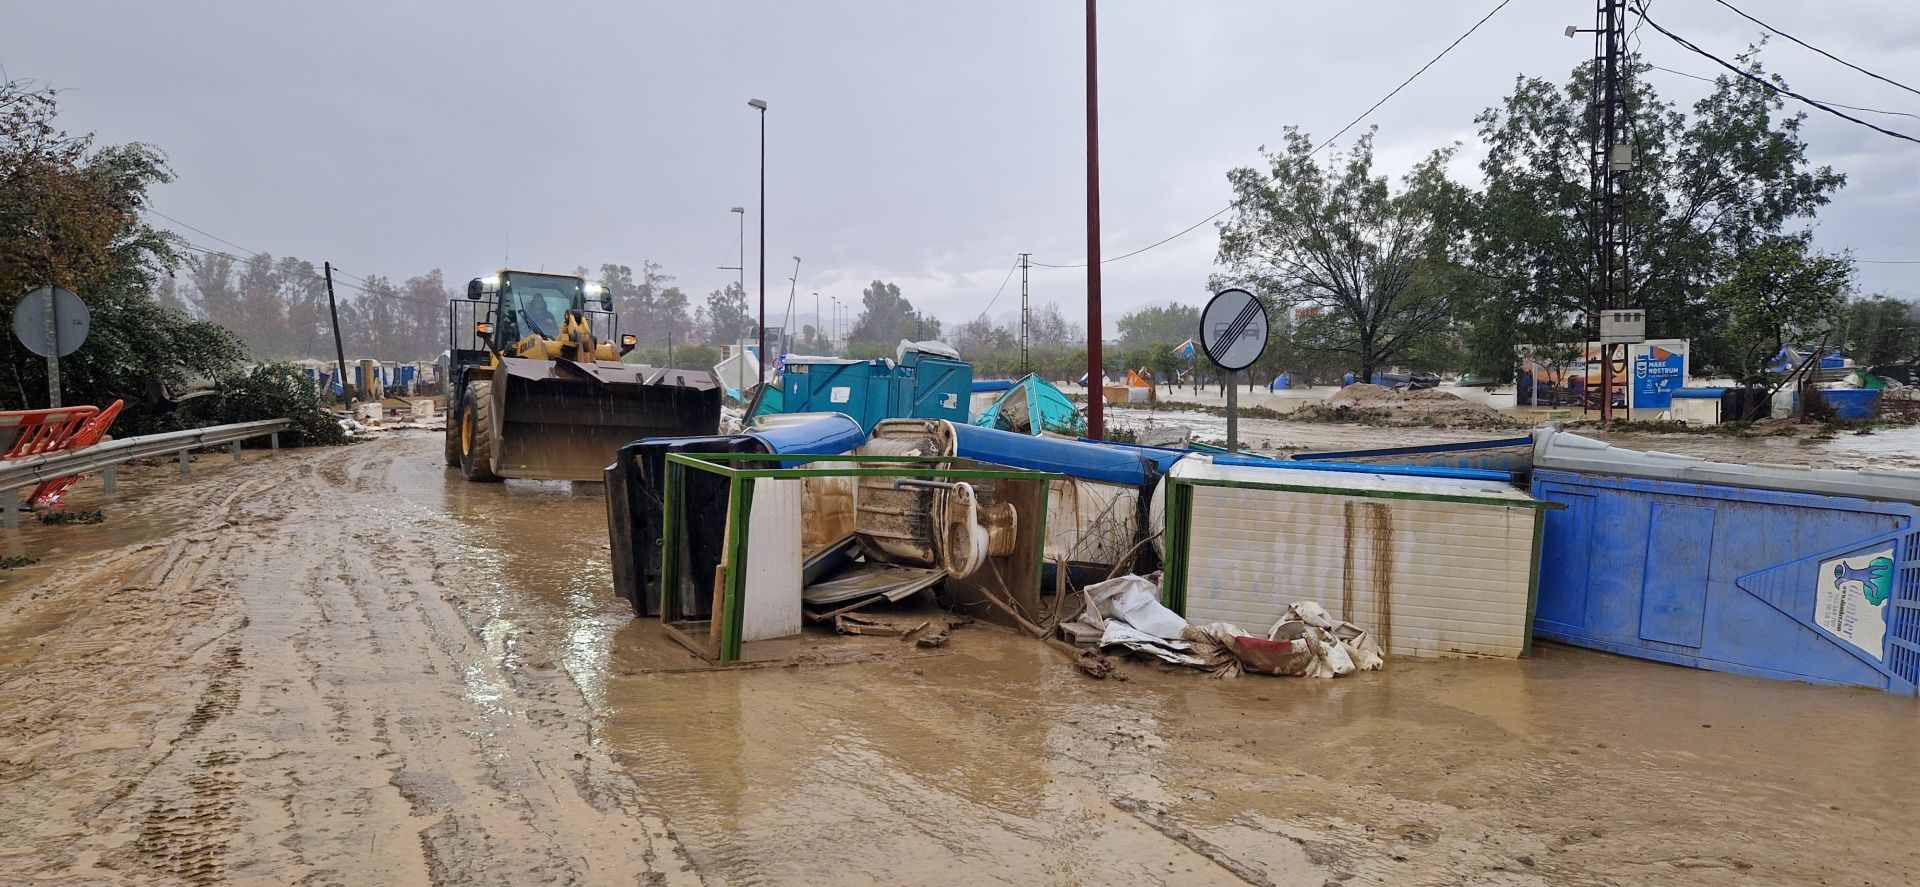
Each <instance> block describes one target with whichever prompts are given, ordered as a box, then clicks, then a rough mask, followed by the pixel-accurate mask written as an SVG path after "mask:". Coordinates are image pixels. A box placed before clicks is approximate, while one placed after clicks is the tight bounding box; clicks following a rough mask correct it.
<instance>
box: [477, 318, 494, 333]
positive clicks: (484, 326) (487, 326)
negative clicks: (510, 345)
mask: <svg viewBox="0 0 1920 887" xmlns="http://www.w3.org/2000/svg"><path fill="white" fill-rule="evenodd" d="M473 334H474V335H476V336H491V335H493V324H491V323H488V322H486V321H484V320H483V321H480V322H479V323H476V324H474V325H473Z"/></svg>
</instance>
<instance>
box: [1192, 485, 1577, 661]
mask: <svg viewBox="0 0 1920 887" xmlns="http://www.w3.org/2000/svg"><path fill="white" fill-rule="evenodd" d="M1162 483H1164V484H1166V488H1167V498H1166V513H1165V514H1164V515H1162V520H1163V526H1165V528H1166V530H1165V532H1166V535H1165V537H1164V538H1165V542H1166V555H1165V557H1164V559H1163V562H1162V564H1161V574H1160V589H1161V597H1163V598H1165V599H1166V600H1165V601H1164V603H1165V604H1166V606H1167V609H1169V610H1172V611H1174V612H1175V613H1179V614H1180V615H1181V616H1185V615H1187V566H1188V564H1189V563H1190V560H1191V558H1192V554H1193V551H1192V548H1193V538H1192V533H1191V532H1190V531H1191V528H1192V523H1193V488H1194V487H1231V488H1235V489H1243V490H1272V491H1275V492H1281V493H1318V494H1322V495H1328V496H1352V497H1355V498H1363V499H1405V500H1414V501H1423V502H1454V503H1460V504H1466V505H1486V506H1491V507H1496V508H1530V509H1533V510H1534V511H1558V510H1560V509H1564V508H1566V506H1565V505H1564V504H1562V503H1559V502H1542V501H1539V500H1532V501H1519V500H1514V499H1502V498H1500V497H1498V496H1461V495H1454V494H1449V493H1410V492H1406V491H1404V490H1356V489H1352V488H1347V487H1326V486H1317V485H1312V484H1284V483H1260V482H1257V481H1241V480H1218V479H1214V478H1183V477H1169V478H1166V479H1165V480H1163V481H1162ZM1542 517H1543V516H1542V515H1538V514H1536V515H1534V522H1533V575H1532V576H1531V577H1530V578H1529V580H1528V585H1527V626H1526V636H1525V638H1524V639H1523V641H1522V652H1523V653H1524V652H1525V651H1526V650H1530V649H1531V648H1532V646H1533V608H1534V604H1535V602H1536V598H1537V597H1538V596H1539V593H1540V542H1541V539H1542V537H1543V535H1544V533H1545V532H1546V523H1547V522H1546V521H1545V520H1543V519H1542Z"/></svg>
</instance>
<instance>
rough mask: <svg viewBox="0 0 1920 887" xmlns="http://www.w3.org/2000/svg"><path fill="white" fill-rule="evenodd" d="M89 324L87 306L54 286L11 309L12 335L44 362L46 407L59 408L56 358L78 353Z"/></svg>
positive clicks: (32, 295)
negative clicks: (45, 368) (45, 363)
mask: <svg viewBox="0 0 1920 887" xmlns="http://www.w3.org/2000/svg"><path fill="white" fill-rule="evenodd" d="M92 322H93V320H92V318H91V317H90V316H89V315H88V314H87V303H85V302H82V301H80V297H79V296H76V295H74V294H73V293H70V292H67V291H66V290H63V289H61V288H59V287H57V286H43V287H41V288H39V289H37V290H34V291H33V292H30V293H28V294H26V295H25V296H22V297H21V298H20V304H18V305H15V306H14V308H13V335H14V336H15V337H16V338H18V339H19V340H20V344H21V345H23V346H25V347H26V349H27V350H28V351H31V352H33V353H35V354H38V355H40V356H42V357H45V358H46V359H47V406H49V407H58V406H60V358H62V357H66V356H67V355H69V354H72V353H73V352H75V351H78V350H80V346H81V345H82V344H84V343H85V342H86V341H87V331H88V330H89V329H90V328H91V327H92Z"/></svg>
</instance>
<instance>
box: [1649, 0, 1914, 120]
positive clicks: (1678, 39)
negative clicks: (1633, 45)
mask: <svg viewBox="0 0 1920 887" xmlns="http://www.w3.org/2000/svg"><path fill="white" fill-rule="evenodd" d="M1636 11H1637V12H1639V13H1640V18H1641V19H1642V20H1644V21H1645V22H1646V23H1647V24H1649V25H1652V26H1653V29H1654V30H1656V31H1659V32H1660V33H1662V34H1665V35H1667V39H1669V40H1672V41H1673V42H1675V43H1678V44H1680V45H1681V46H1683V47H1685V48H1686V49H1688V50H1691V51H1693V52H1695V53H1697V54H1699V55H1701V56H1704V57H1705V58H1707V59H1710V60H1712V61H1713V62H1714V63H1715V64H1718V65H1719V66H1720V67H1722V68H1726V69H1727V70H1729V71H1732V72H1733V73H1735V74H1738V75H1740V76H1741V77H1744V78H1746V79H1747V80H1751V81H1753V82H1754V83H1757V84H1759V85H1761V86H1763V87H1766V88H1767V89H1770V90H1773V91H1774V92H1776V93H1779V94H1780V95H1784V96H1791V97H1793V98H1795V99H1797V100H1799V101H1801V102H1804V103H1806V104H1809V105H1812V106H1813V107H1816V108H1819V109H1820V110H1822V111H1825V112H1827V113H1828V114H1832V115H1833V116H1835V117H1838V118H1840V119H1842V120H1848V121H1851V122H1853V123H1857V124H1859V125H1861V126H1864V127H1866V128H1868V129H1871V130H1873V131H1874V132H1877V133H1880V134H1881V135H1886V136H1892V137H1893V138H1896V139H1904V140H1906V141H1909V142H1920V139H1916V138H1914V137H1913V136H1910V135H1907V134H1906V133H1904V132H1896V131H1894V130H1891V129H1887V128H1886V127H1883V126H1876V125H1874V124H1871V123H1868V122H1867V121H1865V120H1861V119H1860V118H1858V117H1855V116H1853V115H1851V114H1848V113H1846V112H1844V111H1841V110H1839V109H1837V108H1834V107H1833V106H1831V105H1827V104H1824V103H1822V102H1818V101H1815V100H1813V99H1810V98H1807V97H1806V96H1803V95H1801V94H1799V93H1797V92H1794V91H1793V90H1791V89H1787V88H1786V87H1784V86H1780V85H1779V84H1776V83H1773V82H1771V81H1769V80H1767V79H1766V78H1764V77H1761V76H1759V75H1756V74H1754V73H1752V72H1751V71H1747V70H1745V69H1743V68H1741V67H1740V66H1738V65H1735V64H1733V63H1732V62H1729V61H1727V60H1726V59H1723V58H1721V57H1719V56H1717V55H1714V54H1713V53H1711V52H1708V51H1706V50H1704V49H1701V48H1700V47H1699V46H1697V45H1695V44H1694V43H1693V42H1692V41H1690V40H1688V39H1687V38H1685V37H1682V36H1680V35H1678V34H1675V33H1673V32H1672V31H1669V30H1667V29H1666V28H1664V27H1662V26H1661V25H1660V23H1659V22H1656V21H1654V20H1653V19H1652V18H1651V17H1649V16H1648V15H1647V9H1646V6H1645V5H1644V4H1641V5H1639V7H1638V9H1637V10H1636Z"/></svg>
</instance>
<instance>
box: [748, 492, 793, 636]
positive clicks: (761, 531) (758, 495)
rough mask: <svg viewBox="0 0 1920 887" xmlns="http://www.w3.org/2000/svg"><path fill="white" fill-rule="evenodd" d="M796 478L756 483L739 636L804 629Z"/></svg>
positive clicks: (767, 634)
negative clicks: (801, 605)
mask: <svg viewBox="0 0 1920 887" xmlns="http://www.w3.org/2000/svg"><path fill="white" fill-rule="evenodd" d="M805 490H806V487H805V485H804V483H803V482H802V481H801V480H798V479H780V480H771V479H766V478H762V479H760V480H756V481H754V482H753V510H752V511H751V512H748V514H747V577H746V579H747V581H746V587H745V589H744V591H743V592H742V597H741V599H740V640H742V641H759V640H765V639H767V638H783V637H786V636H788V635H794V634H799V633H800V500H801V499H802V498H803V497H804V496H805V495H806V493H805Z"/></svg>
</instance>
